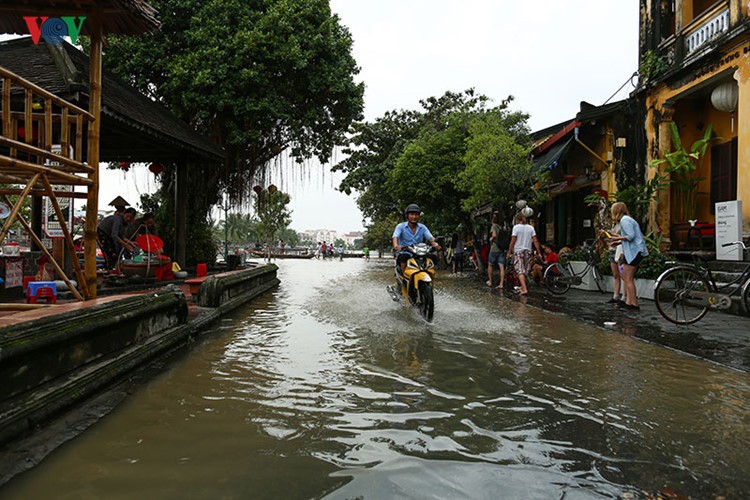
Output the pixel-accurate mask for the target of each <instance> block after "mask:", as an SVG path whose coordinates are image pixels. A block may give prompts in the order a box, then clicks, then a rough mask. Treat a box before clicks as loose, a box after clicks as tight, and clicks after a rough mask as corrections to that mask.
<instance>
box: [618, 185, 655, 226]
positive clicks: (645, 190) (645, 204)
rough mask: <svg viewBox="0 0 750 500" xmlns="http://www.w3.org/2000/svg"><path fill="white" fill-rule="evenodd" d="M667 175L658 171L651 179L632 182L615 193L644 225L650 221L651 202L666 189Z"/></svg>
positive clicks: (633, 216) (632, 214) (631, 213)
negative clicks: (662, 174) (642, 181)
mask: <svg viewBox="0 0 750 500" xmlns="http://www.w3.org/2000/svg"><path fill="white" fill-rule="evenodd" d="M665 183H666V177H664V176H660V175H659V174H658V173H656V174H655V175H654V176H653V177H652V178H651V179H649V180H648V181H646V182H644V183H642V184H631V185H629V186H628V187H626V188H623V189H620V190H619V191H617V193H615V198H616V199H617V201H622V202H624V203H625V205H627V207H628V212H630V216H631V217H632V218H634V219H635V220H636V221H638V223H639V224H641V226H642V227H646V226H647V225H648V222H649V211H650V208H651V203H652V202H653V201H656V200H657V199H658V198H657V197H658V195H659V192H660V191H661V190H662V189H664V186H665Z"/></svg>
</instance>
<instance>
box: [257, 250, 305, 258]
mask: <svg viewBox="0 0 750 500" xmlns="http://www.w3.org/2000/svg"><path fill="white" fill-rule="evenodd" d="M248 252H250V255H254V256H255V257H263V258H268V256H269V255H268V252H264V251H262V250H248ZM270 257H271V258H272V259H312V258H313V257H315V254H314V253H300V252H297V251H294V250H287V251H285V252H284V253H280V252H271V255H270Z"/></svg>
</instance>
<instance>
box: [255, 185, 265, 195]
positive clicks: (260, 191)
mask: <svg viewBox="0 0 750 500" xmlns="http://www.w3.org/2000/svg"><path fill="white" fill-rule="evenodd" d="M253 191H255V194H260V193H262V192H263V188H262V187H260V186H253Z"/></svg>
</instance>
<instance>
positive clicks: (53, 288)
mask: <svg viewBox="0 0 750 500" xmlns="http://www.w3.org/2000/svg"><path fill="white" fill-rule="evenodd" d="M27 286H28V288H27V289H26V290H27V291H26V302H28V303H29V304H36V301H37V299H39V298H45V299H48V300H49V301H50V302H52V303H53V304H57V284H56V283H55V282H54V281H30V282H29V283H28V285H27Z"/></svg>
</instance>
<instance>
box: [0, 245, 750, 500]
mask: <svg viewBox="0 0 750 500" xmlns="http://www.w3.org/2000/svg"><path fill="white" fill-rule="evenodd" d="M390 262H391V261H385V260H384V261H377V260H374V261H371V262H365V261H363V260H360V259H349V260H345V261H315V260H313V261H291V260H290V261H278V265H279V267H280V270H279V277H280V279H281V282H282V284H281V286H280V287H279V288H278V289H276V290H275V291H273V292H271V293H268V294H266V295H264V296H263V297H261V298H259V299H256V300H255V301H254V302H253V303H252V304H249V305H247V306H245V307H243V308H241V309H239V310H237V311H235V312H234V313H233V314H232V315H231V316H230V317H227V318H225V319H224V320H222V321H221V322H220V323H217V324H216V325H214V327H213V328H212V329H211V331H210V332H208V333H207V334H206V335H203V336H202V337H201V338H200V339H199V340H198V341H197V342H196V343H195V344H194V345H192V346H191V348H190V349H186V350H184V351H182V352H181V353H179V354H178V355H176V356H175V357H174V358H173V360H172V362H171V363H170V364H169V365H168V367H167V369H166V370H165V371H164V372H162V373H161V374H160V375H159V376H158V377H156V378H155V379H153V380H152V381H151V382H149V383H148V384H146V385H144V386H143V387H141V388H139V389H138V390H137V391H135V392H134V393H133V394H132V395H131V396H130V397H129V398H128V399H126V400H125V402H124V403H123V404H122V405H120V406H119V407H118V408H117V409H116V410H115V411H113V412H112V413H111V414H110V415H108V416H107V417H106V418H104V419H103V420H102V421H100V422H99V423H97V424H96V425H94V426H93V427H91V428H90V429H89V430H88V431H86V432H85V433H84V434H82V435H81V436H79V437H78V438H76V439H75V440H73V441H71V442H69V443H68V444H66V445H64V446H62V447H61V448H59V449H58V450H56V451H55V452H54V453H52V454H51V455H50V456H49V457H48V458H47V459H46V460H44V461H43V462H42V464H41V465H40V466H38V467H36V468H35V469H33V470H31V471H30V472H28V473H25V474H23V475H21V476H19V477H17V478H16V479H14V480H13V481H11V482H10V483H9V484H7V485H6V486H5V487H4V489H3V490H0V496H3V497H4V498H14V499H21V498H53V497H54V498H76V499H80V498H84V499H85V498H108V499H112V498H123V499H124V498H139V497H140V498H320V497H322V498H336V499H337V498H342V499H343V498H365V499H371V498H427V497H429V498H487V499H490V498H491V499H494V498H563V497H564V498H611V497H618V496H622V495H623V493H625V492H633V493H634V494H635V497H636V498H638V497H642V496H643V495H644V494H645V493H656V492H658V491H660V490H662V489H669V490H673V491H675V492H678V493H680V494H682V495H689V496H691V497H692V498H714V497H715V496H718V495H724V496H726V497H727V498H747V497H748V496H750V476H748V474H747V471H749V470H750V454H749V453H748V447H749V446H750V375H748V374H745V373H739V372H735V371H731V370H728V369H726V368H723V367H721V366H717V365H714V364H710V363H708V362H705V361H703V360H700V359H696V358H693V357H690V356H687V355H684V354H681V353H678V352H675V351H672V350H669V349H666V348H664V347H660V346H655V345H651V344H648V343H646V342H643V341H639V340H637V339H634V338H631V337H627V336H625V335H621V334H618V333H614V332H612V331H606V330H603V329H600V328H597V327H595V326H592V325H589V324H583V323H579V322H576V321H574V320H572V319H570V318H568V317H567V316H565V315H562V314H553V313H550V312H544V311H541V310H538V309H536V308H532V307H528V306H525V305H523V304H520V303H518V302H515V301H513V300H510V299H507V298H504V297H500V296H498V295H497V294H491V293H489V292H487V291H486V290H484V289H482V288H481V287H480V286H479V283H481V282H480V281H479V280H478V279H476V278H463V279H461V278H451V277H448V276H446V275H444V274H443V275H439V276H438V279H437V285H436V297H435V301H436V311H435V321H434V323H433V324H427V323H425V322H424V321H422V320H421V319H420V318H419V317H418V315H417V313H416V312H415V311H413V310H411V309H409V308H405V307H403V306H400V305H398V304H396V303H394V302H393V301H392V300H391V299H390V297H389V296H388V294H387V293H386V291H385V286H386V285H387V284H390V283H391V281H392V279H391V276H392V275H391V272H390Z"/></svg>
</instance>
